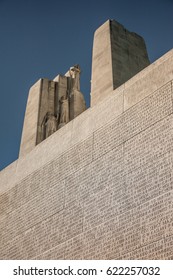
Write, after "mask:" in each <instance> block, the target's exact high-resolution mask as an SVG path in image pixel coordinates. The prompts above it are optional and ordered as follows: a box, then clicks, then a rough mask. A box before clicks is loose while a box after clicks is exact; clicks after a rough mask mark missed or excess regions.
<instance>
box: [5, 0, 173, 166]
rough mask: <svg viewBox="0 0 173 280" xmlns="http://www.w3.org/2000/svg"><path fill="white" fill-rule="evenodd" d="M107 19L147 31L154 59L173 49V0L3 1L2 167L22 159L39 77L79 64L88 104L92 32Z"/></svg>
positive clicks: (129, 28)
mask: <svg viewBox="0 0 173 280" xmlns="http://www.w3.org/2000/svg"><path fill="white" fill-rule="evenodd" d="M107 19H115V20H117V21H118V22H120V23H121V24H123V25H124V26H125V27H126V28H127V29H128V30H129V31H133V32H136V33H138V34H139V35H141V36H143V38H144V39H145V42H146V45H147V50H148V54H149V58H150V61H151V62H153V61H155V60H156V59H158V58H159V57H161V56H162V55H163V54H165V53H166V52H167V51H169V50H170V49H171V48H173V32H172V28H173V0H145V1H140V0H105V1H103V0H100V1H97V0H96V1H94V0H87V1H79V0H73V1H70V0H65V1H63V0H60V1H58V0H47V1H45V0H42V1H41V0H0V42H1V43H0V84H1V86H0V128H1V130H0V170H1V169H3V168H4V167H5V166H7V165H9V164H10V163H11V162H13V161H14V160H16V159H17V158H18V152H19V146H20V139H21V132H22V126H23V119H24V113H25V107H26V101H27V96H28V91H29V88H30V87H31V86H32V85H33V84H34V83H35V82H36V81H37V80H38V79H39V78H49V79H53V78H54V77H55V76H56V75H57V74H60V73H62V74H64V73H65V72H66V71H67V70H68V69H69V67H70V66H72V65H74V64H80V66H81V68H82V75H81V91H82V92H83V93H84V95H85V99H86V101H87V106H89V95H90V79H91V57H92V43H93V33H94V31H95V30H96V29H97V28H98V27H99V26H100V25H101V24H103V23H104V22H105V21H106V20H107Z"/></svg>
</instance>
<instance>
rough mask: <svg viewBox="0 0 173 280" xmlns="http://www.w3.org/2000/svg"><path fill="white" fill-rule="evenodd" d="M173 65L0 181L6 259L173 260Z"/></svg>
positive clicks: (97, 109)
mask: <svg viewBox="0 0 173 280" xmlns="http://www.w3.org/2000/svg"><path fill="white" fill-rule="evenodd" d="M172 56H173V51H171V52H169V53H168V54H166V55H165V57H166V60H165V58H161V59H160V60H158V61H157V62H155V64H154V65H150V66H149V67H148V68H146V69H145V70H143V71H142V72H143V73H139V80H141V81H142V79H143V78H144V79H145V83H144V84H145V85H146V91H144V92H143V95H142V94H141V92H138V91H137V88H136V94H137V93H139V95H138V98H137V99H135V100H133V99H132V98H131V97H130V95H131V94H132V95H134V92H133V91H132V90H131V88H132V89H133V90H134V89H135V83H137V84H138V83H139V81H138V80H137V76H136V77H134V78H132V79H131V80H129V82H127V83H125V84H124V85H123V86H122V87H120V88H119V89H118V90H117V91H114V92H113V93H112V94H111V93H110V97H109V98H108V99H105V101H104V102H103V101H102V102H100V103H99V104H98V105H97V106H94V107H93V108H90V109H88V110H87V111H85V112H84V113H83V114H81V115H80V116H78V117H77V118H76V119H75V120H73V121H72V122H70V123H68V124H67V125H66V126H64V127H63V128H62V129H60V130H59V131H58V132H56V133H55V134H53V135H52V136H50V137H49V138H48V139H46V140H45V141H43V142H42V143H41V144H40V145H38V146H37V147H35V148H34V149H33V150H32V151H31V152H30V153H28V154H27V155H26V156H24V157H22V158H19V160H18V161H16V162H15V163H14V164H12V165H10V166H9V167H8V168H7V169H4V170H3V171H2V172H1V173H0V183H1V187H0V224H1V229H0V258H1V259H172V258H173V253H172V252H173V101H172V100H173V83H172V81H173V73H172V76H170V73H171V72H170V69H171V67H170V66H171V63H172ZM165 61H167V64H165ZM166 65H167V66H168V67H167V68H166ZM157 66H158V67H160V71H162V73H163V70H164V71H165V75H167V74H168V76H167V78H165V79H164V82H163V83H162V84H160V79H159V78H158V82H157V79H156V81H154V83H155V86H153V87H152V82H151V80H150V75H149V73H151V72H152V73H153V75H155V77H156V78H157V75H159V76H158V77H160V74H159V73H158V71H157ZM172 67H173V63H172ZM155 71H156V72H157V74H155ZM146 77H148V83H150V82H151V91H150V92H149V86H148V85H147V79H146ZM169 78H170V79H169ZM132 80H133V82H132ZM139 96H140V98H139ZM124 101H125V102H124ZM127 101H128V102H127ZM114 105H115V110H113V108H114ZM110 110H111V112H110ZM80 124H81V126H80ZM12 178H13V179H12Z"/></svg>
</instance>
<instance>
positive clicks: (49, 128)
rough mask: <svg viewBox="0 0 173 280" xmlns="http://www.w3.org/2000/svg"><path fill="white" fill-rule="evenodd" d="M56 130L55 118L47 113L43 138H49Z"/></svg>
mask: <svg viewBox="0 0 173 280" xmlns="http://www.w3.org/2000/svg"><path fill="white" fill-rule="evenodd" d="M56 130H57V119H56V118H55V116H54V115H53V114H52V113H50V112H48V113H47V116H46V121H45V138H47V137H49V136H50V135H51V134H53V133H54V132H55V131H56Z"/></svg>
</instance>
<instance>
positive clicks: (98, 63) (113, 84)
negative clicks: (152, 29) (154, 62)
mask: <svg viewBox="0 0 173 280" xmlns="http://www.w3.org/2000/svg"><path fill="white" fill-rule="evenodd" d="M149 63H150V62H149V59H148V55H147V50H146V46H145V42H144V39H143V38H142V37H141V36H139V35H137V34H136V33H134V32H129V31H128V30H127V29H125V28H124V27H123V26H122V25H121V24H119V23H118V22H116V21H115V20H108V21H106V22H105V23H104V24H103V25H102V26H101V27H99V28H98V29H97V30H96V32H95V34H94V43H93V58H92V81H91V106H94V105H95V104H97V103H98V102H99V101H101V100H102V99H103V98H104V97H106V96H107V95H109V94H110V93H111V92H112V91H113V90H114V89H115V88H117V87H119V86H120V85H122V84H123V83H125V82H126V81H127V80H128V79H130V78H131V77H133V76H134V75H135V74H137V73H138V72H139V71H141V70H142V69H143V68H145V67H146V66H147V65H149Z"/></svg>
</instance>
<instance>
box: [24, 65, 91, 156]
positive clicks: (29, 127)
mask: <svg viewBox="0 0 173 280" xmlns="http://www.w3.org/2000/svg"><path fill="white" fill-rule="evenodd" d="M80 72H81V71H80V66H79V65H75V66H73V67H71V68H70V70H69V71H68V72H67V73H66V74H65V75H64V76H63V75H58V76H57V77H56V78H55V79H54V80H53V81H51V80H48V79H41V80H39V81H38V82H37V83H36V84H35V85H34V86H32V88H31V89H30V92H29V96H28V102H27V108H26V114H25V120H24V127H23V133H22V140H21V147H20V156H23V155H24V154H26V153H28V152H30V151H31V150H32V149H33V148H34V147H35V146H36V145H38V144H39V143H41V142H42V141H43V140H45V139H46V138H47V137H49V136H50V135H52V134H53V133H54V132H56V131H57V130H58V129H60V128H61V127H63V126H64V125H65V124H67V123H68V122H69V121H71V120H73V119H74V118H75V117H77V116H78V115H79V114H81V113H82V112H83V111H84V110H85V109H86V105H85V100H84V96H83V94H82V93H81V91H80Z"/></svg>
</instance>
